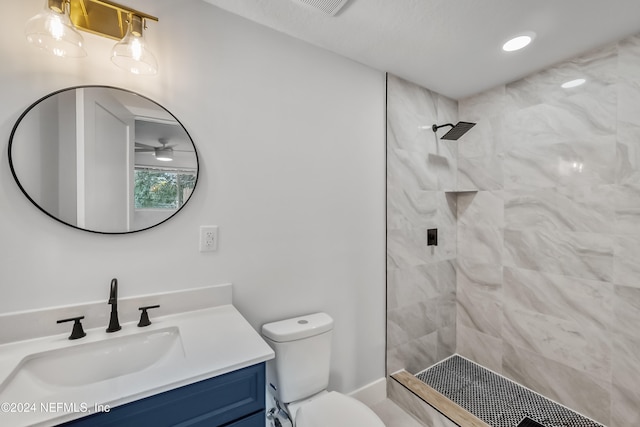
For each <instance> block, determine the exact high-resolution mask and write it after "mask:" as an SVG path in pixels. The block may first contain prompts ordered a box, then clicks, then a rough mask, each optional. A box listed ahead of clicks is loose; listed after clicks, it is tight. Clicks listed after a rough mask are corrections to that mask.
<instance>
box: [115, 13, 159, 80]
mask: <svg viewBox="0 0 640 427" xmlns="http://www.w3.org/2000/svg"><path fill="white" fill-rule="evenodd" d="M111 61H113V63H114V64H116V65H117V66H118V67H120V68H122V69H125V70H127V71H129V72H131V73H133V74H140V75H150V74H156V73H157V72H158V62H157V61H156V58H155V56H153V54H152V53H151V51H150V50H149V49H148V48H147V45H146V42H145V40H144V36H143V35H142V18H140V17H139V16H135V15H133V16H131V19H130V22H129V26H128V28H127V34H126V35H125V36H124V38H123V39H122V40H120V41H119V42H118V43H116V45H115V46H114V47H113V49H112V50H111Z"/></svg>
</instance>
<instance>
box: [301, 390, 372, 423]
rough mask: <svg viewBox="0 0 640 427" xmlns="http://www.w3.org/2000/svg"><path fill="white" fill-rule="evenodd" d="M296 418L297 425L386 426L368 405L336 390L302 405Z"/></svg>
mask: <svg viewBox="0 0 640 427" xmlns="http://www.w3.org/2000/svg"><path fill="white" fill-rule="evenodd" d="M295 419H296V427H327V426H331V427H384V423H383V422H382V421H381V420H380V418H378V416H377V415H376V414H375V413H374V412H373V411H372V410H371V409H369V407H368V406H367V405H365V404H364V403H362V402H360V401H358V400H356V399H354V398H352V397H348V396H345V395H344V394H340V393H337V392H335V391H332V392H330V393H327V394H325V395H323V396H322V397H319V398H318V399H315V400H312V401H311V402H309V403H307V404H305V405H302V406H301V407H300V409H298V412H297V413H296V417H295Z"/></svg>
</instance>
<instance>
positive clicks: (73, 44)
mask: <svg viewBox="0 0 640 427" xmlns="http://www.w3.org/2000/svg"><path fill="white" fill-rule="evenodd" d="M25 35H26V36H27V41H29V43H31V44H33V45H34V46H37V47H39V48H40V49H43V50H45V51H47V52H49V53H52V54H53V55H56V56H60V57H67V58H80V57H83V56H87V51H86V50H84V39H83V38H82V35H81V34H80V33H79V32H78V30H76V28H75V27H74V26H73V23H72V22H71V19H70V18H69V13H68V11H67V8H66V7H65V2H64V1H61V0H46V1H45V10H43V11H42V12H40V13H39V14H37V15H36V16H34V17H32V18H31V19H29V20H28V21H27V25H26V28H25Z"/></svg>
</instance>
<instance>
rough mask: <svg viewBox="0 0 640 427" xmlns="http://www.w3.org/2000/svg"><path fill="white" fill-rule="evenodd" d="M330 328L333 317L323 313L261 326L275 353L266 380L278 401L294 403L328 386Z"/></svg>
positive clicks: (331, 328) (331, 327)
mask: <svg viewBox="0 0 640 427" xmlns="http://www.w3.org/2000/svg"><path fill="white" fill-rule="evenodd" d="M332 330H333V319H332V318H331V317H330V316H329V315H328V314H326V313H315V314H309V315H306V316H300V317H295V318H293V319H287V320H281V321H278V322H273V323H267V324H265V325H263V326H262V335H263V336H264V338H265V339H266V341H267V342H268V343H269V345H270V346H271V347H272V348H273V350H274V352H275V353H276V358H275V361H270V362H269V364H270V366H268V371H269V372H268V375H267V380H268V381H269V388H271V389H272V390H273V391H274V392H275V393H276V395H277V396H278V397H279V399H280V401H282V402H284V403H290V402H295V401H298V400H302V399H305V398H307V397H310V396H312V395H314V394H316V393H318V392H320V391H322V390H325V389H326V388H327V385H328V384H329V369H330V362H331V334H332ZM269 368H271V369H269Z"/></svg>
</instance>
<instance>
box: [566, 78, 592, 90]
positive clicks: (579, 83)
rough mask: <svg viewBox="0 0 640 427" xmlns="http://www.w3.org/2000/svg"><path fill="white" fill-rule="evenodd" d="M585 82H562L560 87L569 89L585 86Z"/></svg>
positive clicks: (582, 80)
mask: <svg viewBox="0 0 640 427" xmlns="http://www.w3.org/2000/svg"><path fill="white" fill-rule="evenodd" d="M586 81H587V80H586V79H575V80H570V81H568V82H564V83H562V85H561V86H562V88H563V89H569V88H572V87H576V86H580V85H583V84H585V82H586Z"/></svg>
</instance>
